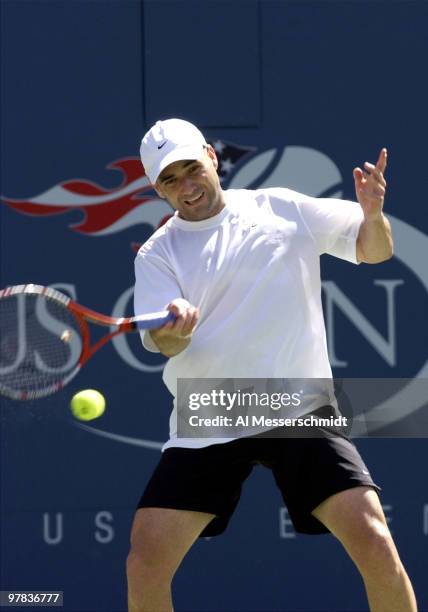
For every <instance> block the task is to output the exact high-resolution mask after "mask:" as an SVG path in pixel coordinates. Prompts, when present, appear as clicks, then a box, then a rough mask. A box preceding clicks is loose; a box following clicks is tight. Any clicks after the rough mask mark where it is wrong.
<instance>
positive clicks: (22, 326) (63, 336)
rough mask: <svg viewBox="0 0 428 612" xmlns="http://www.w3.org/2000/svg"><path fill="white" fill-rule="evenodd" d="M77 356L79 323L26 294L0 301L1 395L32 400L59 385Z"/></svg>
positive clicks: (61, 306)
mask: <svg viewBox="0 0 428 612" xmlns="http://www.w3.org/2000/svg"><path fill="white" fill-rule="evenodd" d="M81 351H82V341H81V336H80V331H79V324H78V321H77V319H76V317H75V316H74V315H73V313H72V312H71V311H70V310H68V309H67V307H66V306H65V305H64V304H62V303H60V302H57V301H55V300H52V299H46V298H44V297H41V296H38V295H32V294H26V295H23V294H19V295H11V296H9V297H7V298H3V299H1V300H0V386H1V390H2V392H3V393H4V394H5V395H9V396H11V397H17V396H18V395H17V394H18V393H19V394H29V395H30V396H31V394H33V395H34V396H36V395H37V393H38V392H41V391H43V390H45V389H47V388H50V387H52V386H56V385H60V384H61V382H62V381H63V380H64V379H65V378H66V377H67V375H68V374H69V373H70V372H71V371H72V370H73V369H74V368H75V367H76V366H77V364H78V361H79V357H80V354H81Z"/></svg>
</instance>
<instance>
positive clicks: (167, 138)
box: [140, 119, 207, 184]
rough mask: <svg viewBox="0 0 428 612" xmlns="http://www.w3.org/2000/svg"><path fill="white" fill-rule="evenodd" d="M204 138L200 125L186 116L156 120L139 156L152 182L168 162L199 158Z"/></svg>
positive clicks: (203, 145)
mask: <svg viewBox="0 0 428 612" xmlns="http://www.w3.org/2000/svg"><path fill="white" fill-rule="evenodd" d="M206 146H207V143H206V141H205V138H204V137H203V135H202V133H201V132H200V131H199V130H198V128H197V127H196V126H195V125H193V123H189V122H188V121H184V120H183V119H166V120H165V121H157V122H156V123H155V125H154V126H153V127H151V128H150V130H149V131H148V132H147V133H146V135H145V136H144V138H143V140H142V141H141V147H140V157H141V162H142V164H143V166H144V170H145V171H146V174H147V176H148V177H149V179H150V182H151V183H152V184H154V183H156V181H157V178H158V176H159V174H160V173H161V172H162V170H164V169H165V168H166V167H167V166H169V164H172V163H173V162H176V161H181V160H183V159H200V158H201V157H202V153H203V150H204V147H206Z"/></svg>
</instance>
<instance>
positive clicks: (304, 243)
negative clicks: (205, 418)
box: [134, 188, 363, 449]
mask: <svg viewBox="0 0 428 612" xmlns="http://www.w3.org/2000/svg"><path fill="white" fill-rule="evenodd" d="M224 196H225V200H226V206H225V208H224V209H223V210H222V211H221V212H220V213H219V214H217V215H216V216H214V217H211V218H209V219H205V220H203V221H185V220H183V219H181V218H180V217H178V216H177V214H175V216H174V217H172V218H171V219H170V220H169V221H168V222H167V223H166V224H165V225H163V226H162V227H161V228H159V229H158V230H157V231H156V232H155V233H154V234H153V235H152V236H151V237H150V238H149V239H148V240H147V242H145V244H143V246H142V247H141V248H140V251H139V253H138V255H137V257H136V259H135V275H136V284H135V295H134V305H135V314H136V315H139V314H144V313H147V312H154V311H158V310H162V309H163V308H164V307H165V305H166V304H168V303H169V302H171V301H172V300H174V299H175V298H179V297H182V298H185V299H186V300H188V301H189V302H190V303H191V304H192V305H193V306H198V307H199V308H200V319H199V323H198V325H197V327H196V330H195V332H194V334H193V337H192V340H191V342H190V344H189V346H188V347H187V348H186V349H185V350H184V351H182V352H181V353H179V354H178V355H176V356H175V357H172V358H170V359H169V360H168V362H167V364H166V366H165V369H164V373H163V380H164V382H165V384H166V386H167V388H168V389H169V391H170V392H171V393H172V395H173V396H174V397H175V395H176V389H177V379H178V378H247V379H248V378H331V377H332V372H331V367H330V363H329V360H328V352H327V342H326V333H325V326H324V319H323V312H322V303H321V279H320V262H319V256H320V255H321V254H323V253H329V254H330V255H334V256H336V257H339V258H341V259H345V260H347V261H350V262H353V263H357V260H356V239H357V236H358V231H359V227H360V224H361V222H362V220H363V212H362V209H361V207H360V205H359V204H357V203H356V202H349V201H346V200H337V199H331V198H312V197H309V196H306V195H303V194H300V193H297V192H295V191H291V190H290V189H284V188H274V189H260V190H255V191H251V190H244V189H239V190H228V191H225V192H224ZM143 344H144V346H145V348H146V349H148V350H150V351H157V348H156V346H155V345H154V343H153V341H152V340H151V338H150V336H149V334H148V333H147V332H146V334H145V335H144V337H143ZM320 405H322V404H320ZM293 416H297V415H293ZM229 441H230V438H205V439H188V438H185V439H180V438H177V435H176V408H175V407H174V409H173V412H172V414H171V419H170V440H169V441H168V442H167V443H166V445H165V446H164V449H165V448H168V447H170V446H183V447H188V448H198V447H203V446H208V445H210V444H217V443H220V442H229Z"/></svg>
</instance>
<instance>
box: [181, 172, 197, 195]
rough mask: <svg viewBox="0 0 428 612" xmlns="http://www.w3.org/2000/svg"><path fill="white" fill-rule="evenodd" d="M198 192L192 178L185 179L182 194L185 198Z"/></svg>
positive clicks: (186, 177) (182, 183)
mask: <svg viewBox="0 0 428 612" xmlns="http://www.w3.org/2000/svg"><path fill="white" fill-rule="evenodd" d="M195 190H196V184H195V182H194V180H193V179H192V178H191V177H190V176H185V177H183V179H182V181H181V193H182V195H183V196H186V195H187V196H191V195H193V194H194V192H195Z"/></svg>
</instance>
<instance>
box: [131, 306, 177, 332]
mask: <svg viewBox="0 0 428 612" xmlns="http://www.w3.org/2000/svg"><path fill="white" fill-rule="evenodd" d="M174 320H175V315H173V313H172V312H169V310H163V311H162V312H156V313H154V314H152V315H149V316H144V317H141V318H139V319H138V320H136V321H135V324H136V326H137V328H138V329H155V328H156V327H162V325H165V323H168V321H174Z"/></svg>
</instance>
